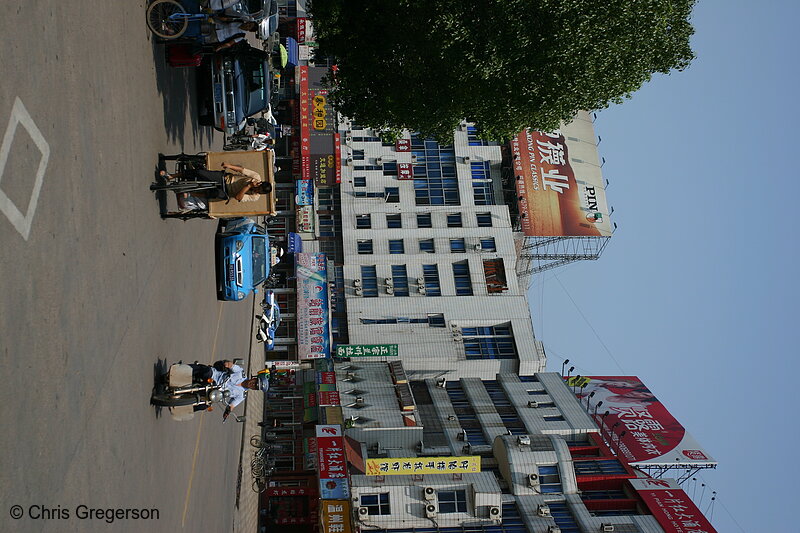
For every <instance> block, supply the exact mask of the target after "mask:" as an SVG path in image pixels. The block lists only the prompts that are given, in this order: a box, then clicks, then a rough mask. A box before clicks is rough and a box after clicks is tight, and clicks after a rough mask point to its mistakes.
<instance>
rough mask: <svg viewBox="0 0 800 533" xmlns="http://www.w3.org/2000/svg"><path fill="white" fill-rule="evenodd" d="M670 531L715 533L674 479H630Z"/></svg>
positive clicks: (645, 501)
mask: <svg viewBox="0 0 800 533" xmlns="http://www.w3.org/2000/svg"><path fill="white" fill-rule="evenodd" d="M629 481H630V483H631V485H632V486H633V488H634V489H636V492H637V493H638V494H639V496H640V497H641V498H642V500H644V503H645V505H647V508H648V509H649V510H650V513H651V514H652V515H653V518H655V519H656V521H657V522H658V524H659V525H660V526H661V527H662V528H663V529H664V531H665V532H667V533H716V531H717V530H716V529H714V526H712V525H711V522H709V521H708V519H706V517H705V516H704V515H703V513H701V512H700V509H698V508H697V506H696V505H695V504H694V502H693V501H692V499H691V498H689V495H688V494H686V493H685V492H684V491H683V489H682V488H681V487H680V485H678V484H677V483H676V482H675V481H674V480H672V479H652V478H639V479H631V480H629Z"/></svg>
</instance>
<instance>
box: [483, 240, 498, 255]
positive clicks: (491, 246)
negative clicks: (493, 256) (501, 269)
mask: <svg viewBox="0 0 800 533" xmlns="http://www.w3.org/2000/svg"><path fill="white" fill-rule="evenodd" d="M481 251H484V252H496V251H497V245H496V244H495V242H494V237H483V238H482V239H481Z"/></svg>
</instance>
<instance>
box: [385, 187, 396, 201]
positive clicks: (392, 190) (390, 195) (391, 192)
mask: <svg viewBox="0 0 800 533" xmlns="http://www.w3.org/2000/svg"><path fill="white" fill-rule="evenodd" d="M383 193H384V198H386V203H389V204H396V203H398V202H399V201H400V188H399V187H386V188H384V189H383Z"/></svg>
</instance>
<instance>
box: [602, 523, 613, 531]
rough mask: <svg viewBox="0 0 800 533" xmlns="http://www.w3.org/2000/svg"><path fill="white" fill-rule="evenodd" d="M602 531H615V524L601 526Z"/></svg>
mask: <svg viewBox="0 0 800 533" xmlns="http://www.w3.org/2000/svg"><path fill="white" fill-rule="evenodd" d="M600 531H603V532H604V533H605V532H606V531H609V532H611V531H614V524H600Z"/></svg>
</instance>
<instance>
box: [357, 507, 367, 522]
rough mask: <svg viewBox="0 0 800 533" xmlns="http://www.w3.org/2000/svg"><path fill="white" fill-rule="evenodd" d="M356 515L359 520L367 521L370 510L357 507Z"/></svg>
mask: <svg viewBox="0 0 800 533" xmlns="http://www.w3.org/2000/svg"><path fill="white" fill-rule="evenodd" d="M356 514H357V515H358V518H359V519H361V520H366V519H367V518H368V517H369V508H367V507H356Z"/></svg>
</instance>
